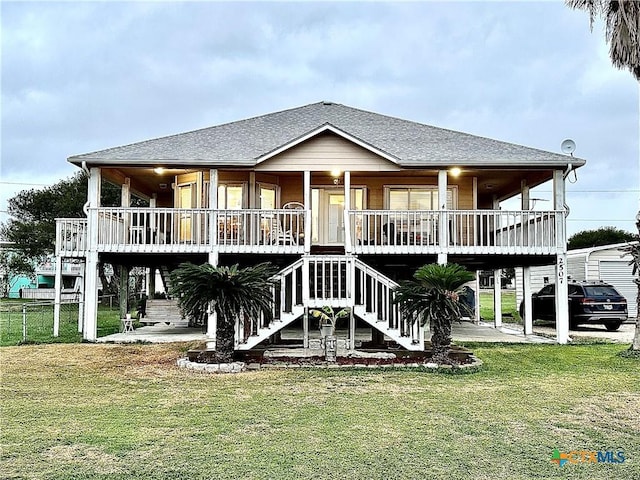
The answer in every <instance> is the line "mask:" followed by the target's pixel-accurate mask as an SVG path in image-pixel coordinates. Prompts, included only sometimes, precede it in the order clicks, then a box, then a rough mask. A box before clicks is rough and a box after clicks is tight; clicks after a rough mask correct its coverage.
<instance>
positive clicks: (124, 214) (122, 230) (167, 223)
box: [58, 207, 305, 256]
mask: <svg viewBox="0 0 640 480" xmlns="http://www.w3.org/2000/svg"><path fill="white" fill-rule="evenodd" d="M89 215H90V217H91V216H92V215H95V218H96V219H97V220H96V221H97V228H98V233H97V239H98V240H97V241H98V245H97V248H98V250H99V251H103V252H142V253H144V252H149V253H150V252H153V253H173V252H194V253H197V252H208V251H212V250H213V248H216V249H217V250H218V251H219V252H222V253H303V251H304V232H305V225H304V223H305V221H304V219H305V211H304V210H291V209H275V210H256V209H243V210H210V209H181V208H116V207H114V208H105V207H102V208H96V209H89ZM83 222H84V223H83V224H79V223H78V222H77V220H75V219H74V221H73V222H71V221H67V219H61V220H58V231H59V235H60V241H59V242H58V244H59V245H61V250H60V251H61V252H63V253H64V254H65V256H69V255H68V252H76V254H78V253H77V252H78V248H74V247H73V245H72V242H71V240H72V239H74V238H76V237H77V238H81V240H82V242H83V243H82V245H81V248H80V250H81V251H82V252H84V251H86V246H87V230H86V225H87V220H86V219H84V220H83ZM74 229H75V230H74Z"/></svg>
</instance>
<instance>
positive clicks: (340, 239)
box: [326, 192, 344, 245]
mask: <svg viewBox="0 0 640 480" xmlns="http://www.w3.org/2000/svg"><path fill="white" fill-rule="evenodd" d="M326 235H327V245H343V244H344V193H335V192H328V193H327V232H326Z"/></svg>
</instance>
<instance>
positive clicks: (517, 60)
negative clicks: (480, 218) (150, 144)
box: [0, 1, 640, 235]
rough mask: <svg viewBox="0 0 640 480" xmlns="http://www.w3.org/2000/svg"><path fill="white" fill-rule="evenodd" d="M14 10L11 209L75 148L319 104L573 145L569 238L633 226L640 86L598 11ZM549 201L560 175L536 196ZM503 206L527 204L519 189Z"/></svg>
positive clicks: (8, 53)
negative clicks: (620, 64)
mask: <svg viewBox="0 0 640 480" xmlns="http://www.w3.org/2000/svg"><path fill="white" fill-rule="evenodd" d="M0 15H1V25H0V26H1V48H2V51H1V72H2V75H1V94H2V96H1V107H0V108H1V122H2V124H1V138H0V140H1V143H2V146H1V164H0V221H4V220H6V219H7V215H6V208H7V206H6V205H7V203H6V202H7V199H8V198H10V197H12V196H13V195H15V194H16V193H17V192H19V191H20V190H24V189H29V188H41V187H42V186H43V185H52V184H54V183H56V182H57V181H59V180H61V179H63V178H66V177H69V176H71V175H73V174H74V173H75V172H76V171H77V168H76V167H74V166H73V165H71V164H69V163H68V162H67V158H68V157H69V156H72V155H76V154H82V153H88V152H92V151H96V150H101V149H104V148H109V147H114V146H119V145H125V144H129V143H133V142H137V141H142V140H146V139H150V138H157V137H161V136H165V135H170V134H175V133H180V132H185V131H190V130H194V129H198V128H204V127H208V126H213V125H218V124H221V123H226V122H229V121H234V120H240V119H244V118H249V117H252V116H256V115H262V114H265V113H270V112H275V111H279V110H283V109H287V108H293V107H297V106H301V105H305V104H308V103H314V102H318V101H322V100H327V101H333V102H337V103H342V104H345V105H348V106H351V107H356V108H362V109H365V110H369V111H374V112H377V113H381V114H385V115H391V116H395V117H399V118H403V119H407V120H411V121H416V122H420V123H425V124H428V125H434V126H437V127H442V128H448V129H452V130H457V131H462V132H467V133H472V134H475V135H480V136H484V137H489V138H494V139H498V140H502V141H507V142H512V143H517V144H520V145H525V146H529V147H535V148H539V149H542V150H547V151H552V152H558V153H560V151H561V150H560V144H561V143H562V141H563V140H564V139H567V138H570V139H572V140H573V141H574V142H575V143H576V150H575V153H574V155H575V156H577V157H580V158H583V159H586V160H587V164H586V166H584V167H582V168H580V169H578V170H577V180H576V178H575V177H574V175H570V176H569V177H568V179H567V180H568V183H567V204H568V206H569V208H570V214H569V216H568V218H567V229H568V234H569V235H572V234H574V233H576V232H579V231H582V230H591V229H595V228H599V227H602V226H613V227H616V228H621V229H623V230H626V231H629V232H635V225H634V223H635V216H636V214H637V213H638V209H639V206H640V201H639V200H640V146H639V137H640V114H639V112H640V104H639V88H638V82H637V81H636V80H634V78H633V76H632V75H631V74H630V73H629V72H628V71H623V70H617V69H615V68H614V67H612V66H611V63H610V60H609V56H608V47H607V45H606V42H605V39H604V30H603V26H602V23H599V22H596V24H595V25H594V28H593V32H591V31H590V29H589V17H588V15H587V14H586V13H585V12H581V11H574V10H571V9H569V8H568V7H566V6H565V5H564V3H563V2H561V1H539V2H523V1H519V2H516V1H512V2H497V1H492V2H489V1H476V2H427V1H425V2H419V1H416V2H373V3H368V2H317V3H310V2H305V3H302V2H283V3H274V2H258V3H250V2H234V3H224V2H187V3H175V2H144V3H142V2H104V3H103V2H88V1H86V2H59V3H58V2H28V1H21V2H12V1H3V2H1V3H0ZM531 197H532V198H536V199H537V200H536V205H535V208H536V209H543V210H545V209H551V208H552V202H551V198H552V194H551V186H550V185H548V184H545V185H542V186H540V187H538V188H536V189H534V190H532V194H531ZM504 208H513V209H517V208H519V201H517V200H515V201H511V202H506V203H505V205H504Z"/></svg>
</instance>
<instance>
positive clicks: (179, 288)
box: [171, 263, 277, 362]
mask: <svg viewBox="0 0 640 480" xmlns="http://www.w3.org/2000/svg"><path fill="white" fill-rule="evenodd" d="M276 272H277V269H276V268H275V267H273V266H272V265H271V264H270V263H260V264H258V265H254V266H252V267H245V268H239V267H238V265H237V264H236V265H233V266H231V267H226V266H219V267H217V266H213V265H210V264H208V263H205V264H203V265H194V264H192V263H183V264H181V265H180V266H179V267H178V268H177V269H176V270H174V271H173V272H172V274H171V284H172V288H171V293H172V294H173V295H174V296H175V297H176V298H177V299H178V305H179V307H180V309H181V310H182V311H183V312H184V313H185V315H186V316H188V317H194V316H198V315H202V314H203V312H206V311H208V309H209V308H211V311H214V312H215V313H216V315H217V326H216V356H215V358H216V360H217V361H218V362H230V361H232V360H233V350H234V333H235V323H236V318H237V317H238V315H241V314H242V316H241V318H243V317H244V316H248V317H253V318H258V317H260V316H261V315H264V316H265V317H266V320H267V321H269V320H271V318H272V315H273V313H272V312H273V308H272V306H273V295H272V286H273V281H272V280H271V278H272V277H273V275H274V274H275V273H276Z"/></svg>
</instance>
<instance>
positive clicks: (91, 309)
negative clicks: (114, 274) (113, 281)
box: [83, 251, 99, 342]
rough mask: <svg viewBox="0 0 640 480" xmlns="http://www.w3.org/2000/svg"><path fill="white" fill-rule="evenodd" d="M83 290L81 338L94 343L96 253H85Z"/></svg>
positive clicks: (96, 322) (96, 324)
mask: <svg viewBox="0 0 640 480" xmlns="http://www.w3.org/2000/svg"><path fill="white" fill-rule="evenodd" d="M84 288H85V296H84V328H83V337H84V339H85V340H87V341H89V342H95V341H96V339H97V338H98V300H99V299H98V252H95V251H89V252H87V270H86V272H85V278H84Z"/></svg>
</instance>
